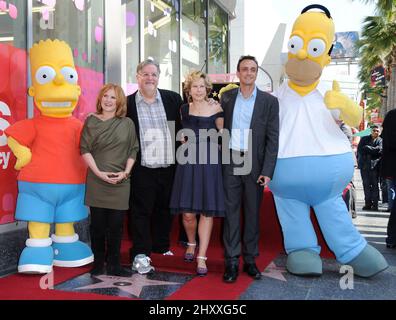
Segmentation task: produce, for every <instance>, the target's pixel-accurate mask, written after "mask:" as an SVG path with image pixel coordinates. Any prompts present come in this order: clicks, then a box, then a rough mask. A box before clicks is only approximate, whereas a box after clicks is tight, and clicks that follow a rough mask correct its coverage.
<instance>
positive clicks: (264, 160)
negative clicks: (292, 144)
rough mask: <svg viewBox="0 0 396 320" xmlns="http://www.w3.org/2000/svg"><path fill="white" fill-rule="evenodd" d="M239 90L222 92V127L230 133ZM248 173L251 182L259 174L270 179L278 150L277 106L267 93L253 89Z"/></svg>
mask: <svg viewBox="0 0 396 320" xmlns="http://www.w3.org/2000/svg"><path fill="white" fill-rule="evenodd" d="M238 91H239V88H235V89H232V90H230V91H227V92H225V93H223V95H222V96H221V107H222V108H223V110H224V128H225V129H227V130H229V132H230V133H231V130H232V118H233V114H234V107H235V102H236V98H237V95H238ZM250 129H251V130H252V148H253V150H251V151H250V150H248V152H252V174H253V175H254V179H257V178H258V177H259V176H260V175H263V176H268V177H270V178H271V179H272V176H273V174H274V170H275V164H276V159H277V157H278V147H279V103H278V99H277V98H276V97H274V96H272V95H270V94H269V93H266V92H264V91H261V90H259V89H257V96H256V101H255V103H254V109H253V115H252V120H251V122H250ZM226 147H229V146H228V145H227V146H226Z"/></svg>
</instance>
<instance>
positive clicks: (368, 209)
mask: <svg viewBox="0 0 396 320" xmlns="http://www.w3.org/2000/svg"><path fill="white" fill-rule="evenodd" d="M362 210H365V211H370V210H371V204H366V205H365V206H364V207H363V208H362Z"/></svg>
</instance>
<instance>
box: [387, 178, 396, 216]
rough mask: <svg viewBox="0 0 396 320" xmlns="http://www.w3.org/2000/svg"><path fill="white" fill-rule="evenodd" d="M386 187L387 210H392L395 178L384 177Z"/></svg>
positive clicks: (395, 188) (395, 187)
mask: <svg viewBox="0 0 396 320" xmlns="http://www.w3.org/2000/svg"><path fill="white" fill-rule="evenodd" d="M385 181H386V185H387V187H388V210H392V207H393V201H394V200H395V191H396V179H393V180H392V179H385Z"/></svg>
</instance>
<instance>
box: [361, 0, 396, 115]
mask: <svg viewBox="0 0 396 320" xmlns="http://www.w3.org/2000/svg"><path fill="white" fill-rule="evenodd" d="M361 1H362V2H364V3H375V4H376V16H370V17H366V18H365V19H364V22H363V27H362V35H361V39H360V40H359V41H358V44H357V47H358V49H359V56H360V63H359V64H360V67H361V70H360V72H359V79H360V81H361V82H362V83H363V87H364V88H365V93H366V96H367V97H368V98H369V100H368V102H369V103H368V105H369V108H376V107H378V104H379V103H381V99H380V98H385V97H386V99H383V100H382V108H380V109H381V114H382V115H384V114H385V113H386V112H387V111H388V110H390V109H393V108H395V107H396V37H395V35H396V0H376V1H375V0H361ZM379 64H383V65H385V66H386V67H387V68H388V70H389V78H388V83H387V88H386V87H385V88H383V89H384V90H385V92H381V91H382V88H371V86H370V75H371V70H373V68H374V67H376V66H377V65H379Z"/></svg>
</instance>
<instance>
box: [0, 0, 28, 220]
mask: <svg viewBox="0 0 396 320" xmlns="http://www.w3.org/2000/svg"><path fill="white" fill-rule="evenodd" d="M26 61H27V60H26V1H25V0H13V1H11V0H10V1H3V0H0V225H1V224H6V223H10V222H13V221H14V211H15V204H16V196H17V181H16V176H17V172H16V171H15V170H14V165H15V157H14V155H13V154H12V152H11V150H10V149H9V148H8V146H7V138H6V136H5V134H4V131H5V130H6V129H7V128H8V127H9V126H10V125H12V124H13V123H15V122H16V121H19V120H23V119H25V118H26V116H27V96H26V92H27V78H26V74H27V72H26V68H27V64H26Z"/></svg>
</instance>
